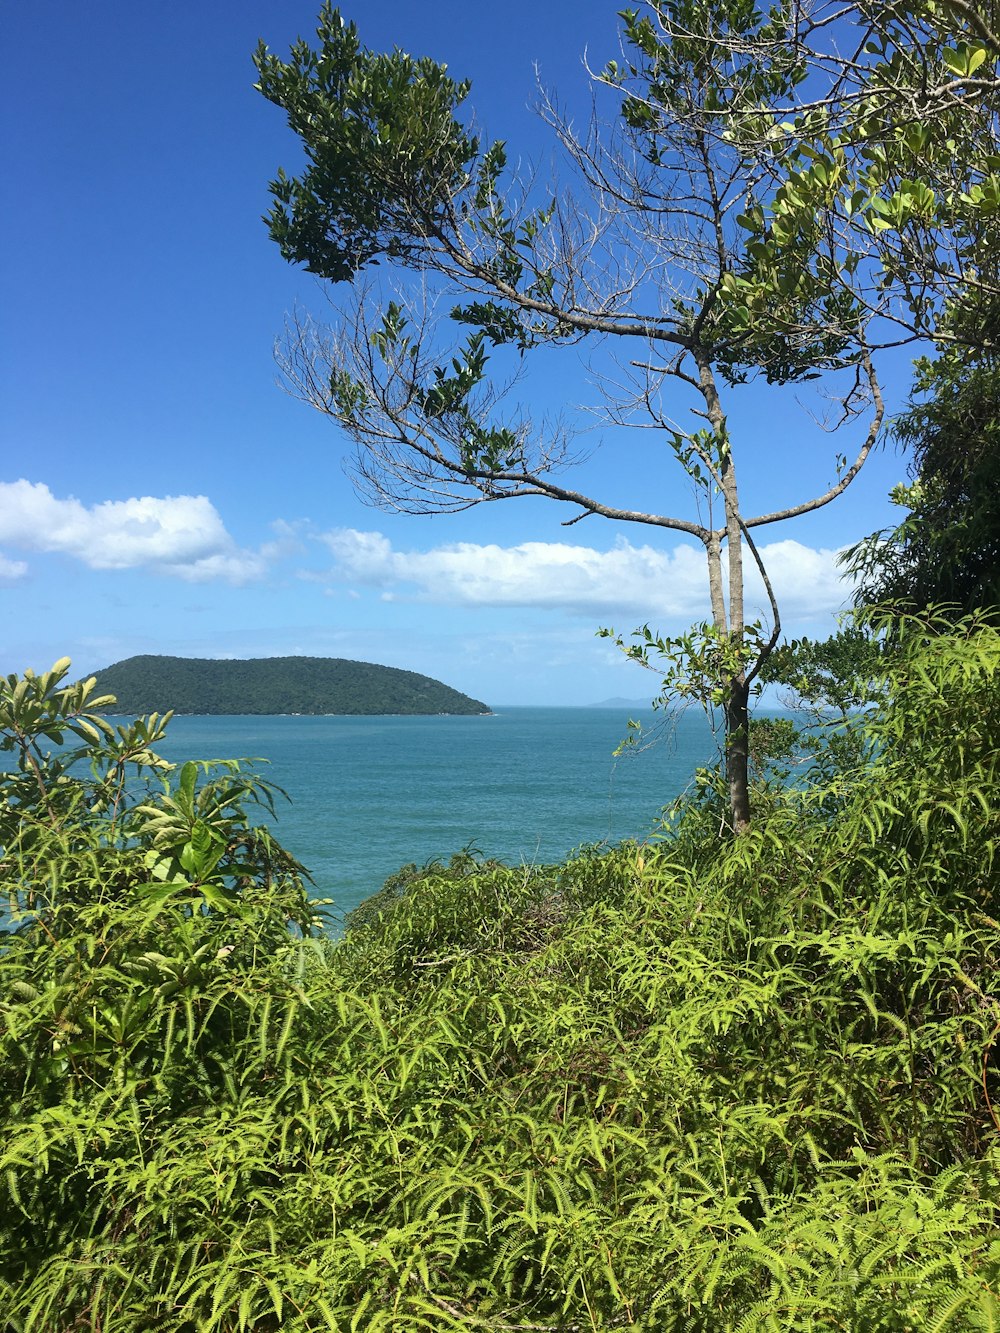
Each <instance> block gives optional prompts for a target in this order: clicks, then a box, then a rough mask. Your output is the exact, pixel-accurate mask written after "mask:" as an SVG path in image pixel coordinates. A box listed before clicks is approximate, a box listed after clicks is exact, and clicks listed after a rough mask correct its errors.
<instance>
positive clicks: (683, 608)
mask: <svg viewBox="0 0 1000 1333" xmlns="http://www.w3.org/2000/svg"><path fill="white" fill-rule="evenodd" d="M320 540H321V541H322V542H323V543H324V544H325V545H326V547H327V548H328V549H329V550H330V552H331V553H332V555H333V557H334V565H333V569H332V570H331V571H330V573H329V575H328V576H327V577H330V578H332V579H335V580H336V581H338V582H345V583H349V584H353V585H355V586H358V585H360V586H364V587H368V588H372V589H375V590H378V591H379V592H380V593H381V595H382V596H383V597H385V598H389V599H392V598H397V597H412V598H416V599H419V600H424V601H432V602H442V603H447V604H450V605H455V604H461V605H467V606H504V607H552V608H560V607H561V608H564V609H566V610H572V611H577V612H585V613H587V614H593V615H607V614H609V613H614V614H616V615H620V614H622V613H628V614H636V615H638V616H640V617H642V618H646V617H655V616H661V617H671V618H673V617H678V618H681V619H685V620H693V619H697V618H698V617H701V616H705V615H707V614H708V590H707V579H706V570H705V555H704V552H703V551H702V550H701V548H700V547H695V546H692V545H688V544H685V543H682V544H679V545H677V546H675V547H674V548H673V550H670V551H663V550H658V549H656V548H655V547H652V546H649V545H636V546H633V545H632V544H631V543H630V542H628V541H627V540H625V539H624V538H619V540H618V541H617V542H616V544H615V545H614V546H613V547H612V548H611V549H610V550H607V551H599V550H595V549H594V548H593V547H589V546H578V545H571V544H569V543H566V542H522V543H520V544H519V545H517V546H500V545H497V544H484V545H480V544H477V543H473V542H456V543H453V544H451V545H446V546H438V547H435V548H433V549H432V550H429V551H412V550H411V551H406V550H397V549H396V548H395V547H394V546H393V545H392V543H391V542H390V540H389V539H388V538H387V537H385V536H384V535H383V534H382V533H380V532H358V531H356V530H354V529H351V528H340V529H336V530H334V531H332V532H327V533H324V534H322V536H321V537H320ZM760 551H761V556H762V558H763V560H764V563H765V566H766V568H767V570H768V573H769V575H770V578H771V581H772V583H773V585H774V589H775V593H776V595H777V597H778V601H779V605H780V606H781V608H782V613H783V614H788V615H789V616H802V615H808V616H810V617H813V616H819V615H824V614H827V613H829V612H831V611H835V610H837V609H839V608H840V607H841V606H842V605H843V603H844V600H845V596H846V589H845V586H844V584H843V583H842V582H841V579H840V574H839V571H838V569H837V563H836V561H837V553H836V551H832V550H816V549H813V548H812V547H808V546H803V545H802V544H801V543H800V542H795V541H779V542H772V543H770V544H769V545H765V546H762V547H761V548H760ZM745 561H746V572H747V611H748V614H749V616H750V618H753V616H754V615H756V613H757V610H758V608H759V610H760V611H761V613H762V614H763V613H766V609H767V598H766V595H765V593H764V588H763V584H762V583H761V580H760V577H759V575H758V573H757V571H756V569H755V568H754V567H753V565H752V562H751V560H750V555H749V552H747V553H746V554H745Z"/></svg>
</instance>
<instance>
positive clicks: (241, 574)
mask: <svg viewBox="0 0 1000 1333" xmlns="http://www.w3.org/2000/svg"><path fill="white" fill-rule="evenodd" d="M0 542H4V543H6V544H7V545H9V546H15V547H19V548H21V549H22V550H26V551H38V552H52V553H58V554H62V555H68V556H71V557H72V558H74V559H76V560H80V561H82V562H83V563H84V564H85V565H88V566H89V567H90V568H91V569H135V568H137V567H141V566H145V567H151V568H154V569H158V570H160V571H161V572H162V573H165V574H172V575H175V576H176V577H178V578H183V579H187V580H189V581H191V582H207V581H208V580H210V579H225V580H226V581H228V582H230V583H244V582H247V581H248V580H250V579H255V578H259V577H260V575H261V574H262V573H263V571H264V568H265V563H266V560H265V556H264V555H263V554H258V553H255V552H253V551H246V550H241V549H240V548H239V547H238V546H237V545H236V543H235V542H234V541H233V539H232V537H231V536H230V535H229V533H228V532H227V531H226V528H225V525H224V523H223V521H222V518H221V516H220V514H219V512H218V510H217V509H216V508H215V506H214V505H213V504H212V502H211V501H210V500H209V499H208V498H207V497H206V496H204V495H167V496H159V497H157V496H151V495H144V496H141V497H135V498H132V499H128V500H105V501H102V502H101V503H100V504H95V505H91V506H87V505H84V504H82V503H81V502H80V501H79V500H76V499H73V498H72V497H71V498H69V499H66V500H61V499H59V498H57V497H56V496H54V495H53V494H52V492H51V491H50V490H49V488H48V486H46V485H45V484H44V483H42V482H30V481H25V480H21V481H14V482H0Z"/></svg>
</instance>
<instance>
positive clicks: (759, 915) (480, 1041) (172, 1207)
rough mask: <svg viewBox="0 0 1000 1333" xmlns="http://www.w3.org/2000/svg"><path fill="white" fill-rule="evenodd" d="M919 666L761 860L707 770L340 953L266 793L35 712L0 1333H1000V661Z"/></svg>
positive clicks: (431, 876) (6, 980)
mask: <svg viewBox="0 0 1000 1333" xmlns="http://www.w3.org/2000/svg"><path fill="white" fill-rule="evenodd" d="M933 628H935V630H936V631H937V630H941V628H942V627H941V626H936V627H933ZM900 637H901V639H902V648H901V657H900V658H899V661H898V664H897V665H896V666H895V667H894V668H893V672H892V675H891V676H890V678H889V679H888V680H887V681H886V682H885V686H884V689H883V692H882V699H883V702H882V705H881V707H880V708H879V710H878V712H877V713H876V714H874V715H872V716H871V717H870V718H869V719H868V720H867V722H866V723H865V724H864V740H865V744H866V746H867V754H866V760H865V763H864V764H863V765H861V766H859V767H858V768H856V769H853V770H849V769H845V768H843V767H841V769H840V771H839V772H838V773H837V774H836V775H835V776H834V777H832V778H827V779H825V780H823V781H820V782H817V783H805V784H803V785H802V786H801V787H800V788H799V789H798V790H787V789H783V788H780V787H775V788H774V789H768V790H761V791H759V792H758V808H759V809H760V811H761V817H760V818H759V819H758V821H757V823H756V825H755V827H754V829H753V830H751V831H748V832H747V833H746V834H744V835H743V836H742V837H741V838H740V839H737V840H735V841H732V840H722V841H720V840H719V838H718V819H719V815H720V812H721V810H722V806H721V805H720V804H719V802H720V795H719V791H718V788H717V784H713V782H712V781H711V780H710V779H709V777H708V776H707V775H706V780H705V782H704V784H703V786H702V788H701V793H702V794H701V795H700V796H699V797H696V798H693V799H692V800H691V801H689V802H688V803H687V804H685V805H683V806H681V807H679V808H678V809H677V810H676V811H675V812H674V817H673V819H672V821H671V822H670V823H669V824H668V825H666V826H665V827H664V829H663V830H662V832H661V835H660V836H659V837H658V838H657V839H655V840H654V841H653V842H652V843H651V844H650V845H648V846H642V847H640V846H625V847H621V848H619V849H616V850H613V851H609V852H603V853H598V852H596V851H595V852H586V851H584V852H582V853H581V854H579V855H578V856H576V857H574V858H572V859H570V860H569V861H568V862H567V863H566V864H564V865H560V866H555V867H549V868H524V867H522V868H518V869H508V868H506V867H503V866H499V865H495V864H477V863H476V862H475V861H473V860H471V859H469V858H458V859H457V860H456V861H455V862H454V863H453V864H452V865H451V866H450V867H448V868H441V867H437V868H432V869H429V870H427V871H426V872H417V873H415V874H412V875H409V876H402V877H400V878H399V879H398V880H397V881H395V882H393V883H391V884H390V885H389V886H388V887H387V888H386V890H385V891H384V892H383V893H382V895H380V896H379V897H378V898H376V899H375V900H374V901H373V902H371V903H370V904H369V905H368V906H367V908H366V909H365V910H364V911H363V912H361V913H359V914H358V915H357V916H356V917H355V919H354V921H353V923H352V925H351V928H350V929H349V931H348V933H347V936H346V937H345V939H344V940H343V941H341V942H339V943H336V944H331V943H329V942H326V941H324V940H323V939H322V938H321V937H319V936H316V935H314V934H313V923H312V919H311V909H310V907H309V905H308V903H307V900H306V896H305V892H304V888H303V881H302V876H301V872H300V870H299V868H298V867H297V866H296V864H295V862H294V861H293V860H292V859H291V858H290V857H288V856H287V855H286V854H284V853H283V852H282V851H281V849H280V848H278V847H277V846H276V845H275V844H274V843H273V842H272V841H271V840H270V838H268V837H267V835H266V834H264V833H262V832H258V831H254V830H253V829H252V828H251V827H250V826H249V824H248V821H247V810H248V803H252V802H253V801H254V800H262V799H263V800H266V797H267V793H266V790H264V789H262V788H261V786H260V784H259V783H257V782H255V781H254V780H253V779H252V778H249V777H247V776H246V775H245V774H243V773H241V772H240V771H239V769H238V767H237V766H233V765H230V766H224V767H222V768H221V769H220V768H209V769H205V768H204V767H202V766H198V765H195V764H188V765H185V766H183V767H182V768H181V769H180V770H174V771H173V772H172V773H170V774H168V777H169V779H170V781H169V782H168V784H167V787H166V789H164V786H163V784H162V782H161V781H160V775H161V773H162V772H163V771H164V768H163V765H162V762H161V761H159V760H158V759H157V758H156V757H155V745H156V742H157V740H158V739H159V737H160V735H161V734H162V719H153V720H152V721H150V722H143V723H138V724H135V725H132V726H129V727H111V726H110V725H109V723H108V722H107V721H105V720H104V719H103V718H101V717H100V716H98V715H96V714H95V712H94V710H95V709H97V708H99V707H104V706H106V704H105V703H102V702H101V701H100V700H98V699H96V698H94V693H93V687H92V686H90V687H88V686H87V685H78V686H73V687H69V688H67V687H66V686H65V685H64V683H63V682H64V679H65V669H66V664H65V663H63V664H59V667H58V668H57V670H56V671H55V672H54V673H51V674H49V675H47V676H44V677H41V678H38V677H31V676H28V677H25V678H22V679H20V680H19V679H17V678H15V677H10V678H8V679H7V681H6V682H4V683H3V687H2V691H0V724H2V728H3V732H2V734H3V737H4V741H3V743H4V745H5V746H6V748H7V749H9V750H11V751H12V752H13V755H14V756H15V757H16V758H17V759H18V761H19V762H18V766H17V769H16V771H14V772H12V773H10V774H8V775H7V776H5V777H4V778H3V779H2V781H3V787H4V790H3V797H4V803H3V806H2V807H0V809H2V814H0V819H2V847H3V863H2V865H3V874H4V880H5V887H6V889H7V891H8V893H9V894H10V898H11V912H12V916H11V919H10V921H9V923H8V929H7V931H6V933H5V935H4V936H3V943H2V948H0V986H2V993H3V996H4V1003H5V1022H4V1026H3V1029H2V1032H0V1047H2V1049H0V1071H2V1072H0V1114H2V1118H3V1135H2V1144H3V1146H2V1149H0V1191H2V1193H0V1310H2V1311H3V1314H2V1316H0V1318H2V1321H3V1323H2V1327H3V1328H4V1329H5V1330H8V1329H9V1330H11V1333H15V1331H16V1333H43V1331H44V1333H55V1331H56V1330H59V1331H61V1330H71V1329H79V1330H82V1329H87V1330H97V1329H100V1330H101V1331H102V1333H139V1331H140V1330H141V1331H142V1333H152V1331H153V1330H157V1331H162V1333H168V1331H169V1333H176V1331H177V1330H183V1331H184V1333H187V1331H188V1330H190V1331H191V1333H194V1331H195V1330H205V1331H206V1333H207V1331H208V1330H218V1333H223V1331H225V1333H230V1331H231V1330H232V1331H235V1330H238V1329H239V1330H242V1329H254V1330H267V1329H275V1330H276V1329H290V1330H303V1331H304V1330H319V1329H330V1330H334V1329H337V1330H339V1329H344V1330H346V1329H372V1330H375V1329H385V1330H390V1329H391V1330H400V1329H418V1328H425V1329H448V1328H451V1329H456V1330H458V1329H463V1330H464V1329H469V1328H483V1329H497V1330H499V1329H513V1328H517V1329H523V1328H532V1329H567V1330H568V1329H582V1328H586V1329H608V1328H618V1327H637V1328H647V1329H656V1330H674V1329H676V1330H680V1329H686V1330H702V1331H704V1333H719V1331H724V1330H737V1329H738V1330H741V1331H748V1330H752V1329H770V1330H775V1333H777V1331H778V1330H790V1329H849V1330H862V1329H864V1330H886V1331H889V1330H892V1333H902V1331H903V1330H925V1329H935V1330H946V1329H947V1330H972V1329H987V1328H997V1327H1000V1240H998V1239H997V1236H998V1234H1000V1231H998V1225H997V1224H998V1221H1000V1216H998V1205H1000V1174H998V1168H1000V1155H998V1147H997V1128H998V1124H997V1118H996V1111H995V1109H994V1105H995V1103H997V1101H998V1100H1000V1079H998V1077H997V1072H996V1066H995V1055H994V1050H995V1044H996V1042H997V1038H998V1034H1000V1000H998V999H997V996H998V995H1000V948H998V940H1000V919H998V918H1000V902H998V889H997V875H996V866H995V859H994V853H995V847H996V841H997V833H998V828H997V824H998V814H997V811H998V809H1000V802H998V801H997V799H996V796H997V791H998V783H1000V772H998V767H1000V691H998V690H997V675H998V670H1000V634H998V632H997V630H996V629H995V628H993V627H991V626H990V625H989V624H988V623H986V622H985V621H983V620H981V619H973V620H971V621H967V622H964V623H963V624H962V625H961V626H959V627H958V629H957V630H955V631H954V632H934V633H930V632H928V631H927V629H926V628H924V627H922V626H920V625H911V626H910V627H909V628H908V629H907V630H906V631H905V633H903V634H902V635H901V636H900ZM73 732H75V733H76V735H77V737H78V738H79V740H80V741H81V748H82V750H83V752H84V756H83V757H86V758H88V759H89V760H90V761H91V764H90V766H83V765H81V764H79V763H77V764H76V765H75V766H74V767H73V768H72V769H69V768H68V767H67V764H68V762H69V759H70V754H69V753H68V751H67V748H66V744H65V743H66V742H67V741H68V740H70V739H72V736H71V734H70V733H73ZM60 741H61V742H63V748H62V749H58V750H56V751H55V752H54V753H48V751H50V750H53V747H54V745H55V744H56V743H58V742H60ZM126 779H127V780H126ZM722 799H723V800H724V794H723V797H722Z"/></svg>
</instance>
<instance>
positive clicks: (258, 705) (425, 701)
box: [95, 656, 490, 715]
mask: <svg viewBox="0 0 1000 1333" xmlns="http://www.w3.org/2000/svg"><path fill="white" fill-rule="evenodd" d="M95 675H96V676H97V682H98V688H99V691H100V693H102V694H113V695H114V696H115V698H116V699H117V701H118V702H117V706H116V710H115V711H116V712H120V713H130V714H135V715H140V714H143V713H154V712H156V713H162V712H166V711H167V709H173V710H174V711H175V712H178V713H361V714H378V713H458V714H464V715H470V714H482V713H488V712H489V711H490V710H489V708H488V707H487V706H486V704H484V703H480V702H479V700H478V699H470V698H469V696H468V695H466V694H461V693H459V691H458V690H453V689H451V688H450V687H449V686H448V685H442V683H441V682H440V681H439V680H433V679H431V677H430V676H421V675H418V674H417V672H415V671H400V670H399V669H398V668H396V667H386V666H376V665H375V664H374V663H372V662H352V661H349V660H348V659H346V658H343V657H263V658H254V659H252V660H249V661H216V660H213V659H207V658H198V657H156V656H142V657H129V658H127V659H126V660H125V661H124V662H116V663H115V664H114V665H113V666H109V667H106V668H105V669H104V670H103V671H98V672H95Z"/></svg>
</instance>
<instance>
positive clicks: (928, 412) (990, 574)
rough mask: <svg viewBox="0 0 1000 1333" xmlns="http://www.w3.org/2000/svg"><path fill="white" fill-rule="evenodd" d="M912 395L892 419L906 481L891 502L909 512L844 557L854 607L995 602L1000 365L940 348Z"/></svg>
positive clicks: (999, 550)
mask: <svg viewBox="0 0 1000 1333" xmlns="http://www.w3.org/2000/svg"><path fill="white" fill-rule="evenodd" d="M915 391H916V393H917V394H919V395H923V396H922V397H918V398H916V399H915V400H913V401H911V404H910V406H909V407H908V409H907V410H906V412H905V413H904V414H903V415H902V416H901V417H900V418H899V419H898V420H897V421H896V422H895V423H894V433H895V436H896V439H897V441H898V442H899V444H900V445H902V446H905V447H907V448H908V449H909V450H911V451H912V452H911V458H912V474H913V482H912V484H911V485H909V486H900V487H898V488H897V489H896V491H895V492H894V493H893V498H894V499H895V500H896V501H897V502H898V503H900V504H902V505H905V506H906V507H907V508H908V509H909V511H910V512H909V513H908V514H907V515H906V517H905V518H904V519H903V521H902V522H901V523H900V524H899V525H898V526H897V527H896V528H895V529H892V530H888V531H883V532H878V533H875V534H874V535H873V536H872V537H870V538H868V539H867V540H866V541H864V542H861V543H859V544H858V545H857V546H856V547H854V548H853V550H852V551H851V552H850V553H849V557H848V564H849V565H850V567H851V568H852V570H853V572H854V574H855V575H856V576H857V577H858V579H859V582H858V586H857V592H856V597H857V600H858V601H859V602H860V603H895V604H898V605H900V606H903V607H905V608H909V609H910V610H911V611H919V610H922V609H924V608H926V607H929V606H934V605H940V604H942V603H948V604H950V605H952V606H954V607H957V608H958V609H959V610H960V611H962V612H965V611H971V610H974V609H976V608H979V607H983V608H985V607H992V608H994V610H995V609H996V608H997V607H998V606H1000V509H998V502H1000V500H998V497H1000V418H998V402H1000V369H998V366H997V362H996V354H995V352H994V351H991V350H988V349H983V350H980V351H978V352H976V353H975V354H974V355H973V354H971V353H970V352H969V351H968V349H966V348H962V349H958V348H955V347H952V348H946V349H945V350H943V351H941V352H939V354H938V356H937V357H935V358H933V359H931V358H924V359H922V360H921V361H919V362H918V363H917V381H916V385H915Z"/></svg>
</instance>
